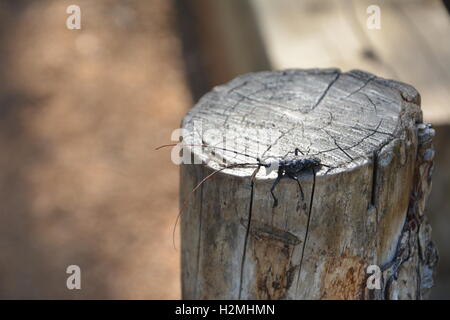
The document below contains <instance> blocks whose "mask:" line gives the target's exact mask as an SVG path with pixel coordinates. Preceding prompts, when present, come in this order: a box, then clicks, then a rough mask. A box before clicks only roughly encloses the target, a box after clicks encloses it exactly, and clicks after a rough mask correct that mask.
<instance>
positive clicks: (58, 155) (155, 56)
mask: <svg viewBox="0 0 450 320" xmlns="http://www.w3.org/2000/svg"><path fill="white" fill-rule="evenodd" d="M72 3H73V2H72V1H61V0H55V1H51V0H40V1H18V0H15V1H13V0H11V1H5V0H2V1H1V2H0V83H1V86H0V298H7V299H8V298H30V299H33V298H68V299H73V298H87V299H91V298H95V299H100V298H111V299H121V298H123V299H129V298H134V299H144V298H145V299H156V298H157V299H169V298H172V299H176V298H179V297H180V284H179V251H175V250H174V248H173V246H172V226H173V223H174V221H175V217H176V215H177V208H178V185H177V183H178V168H177V167H176V166H175V165H173V164H172V163H171V161H170V157H169V150H166V151H154V148H155V147H156V146H158V145H160V144H163V143H166V142H168V141H170V134H171V132H172V130H173V129H175V128H177V127H178V126H179V123H180V119H181V118H182V116H183V114H184V113H185V112H186V111H187V109H188V108H189V107H190V105H191V104H192V102H191V97H190V94H189V92H188V89H187V86H186V81H185V78H184V71H183V68H184V65H183V61H182V58H181V49H180V43H179V39H178V37H177V35H176V33H175V30H174V24H173V22H174V12H173V8H172V7H171V5H172V2H171V1H167V0H152V1H122V0H104V1H89V0H78V1H76V3H77V4H78V5H79V6H80V7H81V26H82V29H81V30H68V29H67V28H66V19H67V17H68V14H66V8H67V6H68V5H70V4H72ZM72 264H75V265H78V266H80V268H81V273H82V282H81V286H82V289H81V290H72V291H71V290H68V289H67V288H66V279H67V277H68V274H66V268H67V266H69V265H72Z"/></svg>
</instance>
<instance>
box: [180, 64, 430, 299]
mask: <svg viewBox="0 0 450 320" xmlns="http://www.w3.org/2000/svg"><path fill="white" fill-rule="evenodd" d="M182 127H183V129H184V130H185V132H184V135H183V143H184V144H185V149H184V155H185V156H186V157H187V155H189V156H193V158H194V159H195V161H196V162H197V163H198V164H183V165H182V166H181V190H180V199H181V206H182V208H183V212H182V216H181V254H182V294H183V298H187V299H397V298H398V299H406V298H409V299H419V298H423V297H424V296H425V295H426V293H427V291H428V289H429V288H430V287H431V285H432V278H431V276H432V272H433V268H434V265H435V263H436V260H437V252H436V250H435V248H434V246H433V244H432V242H431V239H430V232H431V230H430V228H429V227H428V224H427V223H426V219H425V217H424V215H423V213H424V205H425V200H426V197H427V196H428V193H429V190H430V187H431V180H430V175H431V169H432V159H433V155H434V152H433V150H432V145H431V137H432V136H433V133H434V131H433V129H432V128H431V127H430V126H429V125H425V124H422V112H421V110H420V96H419V94H418V92H417V91H416V90H415V89H414V88H413V87H411V86H409V85H406V84H403V83H400V82H396V81H392V80H386V79H382V78H378V77H376V76H374V75H372V74H369V73H365V72H362V71H351V72H346V73H342V72H340V71H339V70H337V69H310V70H298V69H292V70H284V71H275V72H259V73H253V74H247V75H243V76H240V77H238V78H236V79H234V80H233V81H231V82H229V83H227V84H225V85H222V86H218V87H216V88H214V90H212V91H211V92H209V93H208V94H206V95H205V96H204V97H203V98H202V99H200V101H199V102H198V103H197V105H196V106H195V107H194V108H193V109H191V111H190V112H189V113H188V114H187V115H186V117H185V118H184V120H183V123H182ZM199 145H203V146H205V145H206V146H208V147H198V146H199ZM296 148H298V149H299V150H300V153H299V154H298V155H295V153H294V150H295V149H296ZM312 157H317V158H319V159H320V160H321V161H322V163H323V164H324V166H323V167H322V168H321V169H320V170H318V171H317V172H315V173H314V172H312V171H310V170H308V171H306V172H304V173H303V174H302V175H300V177H299V182H300V186H301V188H302V190H303V192H304V197H302V196H301V191H300V188H299V185H298V184H297V183H296V181H293V180H292V179H283V180H282V181H281V182H280V184H278V185H277V187H276V188H275V191H274V192H275V194H276V196H277V198H278V200H279V203H278V206H276V207H274V206H273V199H272V196H271V193H270V189H271V186H272V184H273V182H274V180H275V178H276V177H277V173H276V171H273V172H268V171H266V170H265V168H260V170H259V171H257V174H256V176H255V177H254V178H252V175H253V174H254V173H256V172H255V168H256V167H257V164H258V161H261V162H262V163H268V162H269V161H274V159H275V160H281V159H285V160H288V159H300V158H303V159H310V158H312ZM256 158H258V159H259V160H256ZM244 163H246V164H252V165H251V166H250V165H248V166H243V165H241V166H238V167H236V166H237V165H238V164H244ZM226 166H235V167H232V168H229V169H224V168H225V167H226ZM211 174H213V175H212V176H211V177H210V179H208V180H207V181H206V182H205V183H203V184H201V186H200V187H199V188H198V189H197V190H196V192H194V193H192V190H193V189H194V188H195V186H196V185H198V184H199V183H200V182H201V181H202V180H203V179H204V178H205V177H207V176H208V175H211ZM369 265H378V266H380V268H381V269H382V271H383V276H382V288H381V289H379V290H368V289H367V288H366V281H367V278H368V274H367V273H366V268H367V267H368V266H369Z"/></svg>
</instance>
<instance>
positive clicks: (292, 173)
mask: <svg viewBox="0 0 450 320" xmlns="http://www.w3.org/2000/svg"><path fill="white" fill-rule="evenodd" d="M177 145H178V143H173V144H166V145H162V146H159V147H157V148H156V149H155V150H160V149H162V148H166V147H175V146H177ZM184 146H190V147H207V148H213V149H218V150H223V151H227V152H233V153H235V154H239V155H243V156H246V157H249V158H253V159H255V160H256V162H254V163H252V162H247V163H236V164H231V165H226V166H224V167H223V168H220V169H219V170H217V171H214V172H213V173H211V174H209V175H208V176H206V177H205V178H203V179H202V180H201V181H200V182H199V183H198V184H197V185H196V186H195V187H194V189H192V191H191V192H190V194H189V196H188V198H187V199H186V200H185V201H184V203H183V206H182V207H181V209H180V211H179V213H178V216H177V219H176V221H175V225H174V229H173V234H172V238H173V239H175V229H176V226H177V224H178V220H179V219H180V217H181V214H182V212H183V210H184V209H185V207H186V206H187V204H188V202H189V200H190V198H191V197H192V195H193V194H194V193H195V191H197V189H198V188H200V187H201V186H202V184H203V183H205V182H206V181H207V180H209V179H210V178H212V177H213V176H214V175H216V174H217V173H219V172H222V171H223V170H225V169H233V168H251V167H254V168H256V169H255V171H253V174H252V175H251V183H252V184H253V181H254V178H255V176H256V174H257V173H258V171H259V169H260V168H261V167H264V168H266V169H268V171H266V172H267V173H269V172H271V171H273V170H277V178H276V179H275V181H274V182H273V184H272V187H271V188H270V193H271V195H272V198H273V208H275V207H276V206H277V205H278V199H277V197H276V196H275V194H274V190H275V187H276V186H277V185H278V184H279V183H280V181H281V180H282V179H284V178H289V179H292V180H295V181H296V182H297V184H298V187H299V189H300V194H301V197H302V201H304V198H305V196H304V193H303V188H302V186H301V184H300V181H299V176H300V175H301V174H303V173H305V172H307V171H309V170H311V171H312V173H313V174H314V177H315V173H316V170H319V169H320V168H321V167H322V166H324V167H328V168H330V170H331V169H333V167H330V166H328V165H325V164H323V163H322V162H321V160H320V159H319V158H317V157H312V158H300V159H289V160H286V159H281V160H280V159H271V160H270V161H269V162H265V161H261V159H260V158H258V157H254V156H250V155H248V154H245V153H240V152H237V151H231V150H228V149H226V148H221V147H215V146H210V145H206V144H200V145H194V144H185V145H184ZM299 152H300V153H302V154H303V152H301V151H300V149H298V148H296V149H295V151H294V153H295V155H296V156H298V155H299Z"/></svg>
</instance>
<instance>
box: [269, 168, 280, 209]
mask: <svg viewBox="0 0 450 320" xmlns="http://www.w3.org/2000/svg"><path fill="white" fill-rule="evenodd" d="M282 178H283V175H282V173H279V174H278V177H277V178H276V179H275V181H274V182H273V184H272V187H271V188H270V193H271V194H272V198H273V208H275V207H276V206H277V205H278V199H277V197H275V194H274V193H273V190H274V189H275V187H276V186H277V184H278V183H280V180H281V179H282Z"/></svg>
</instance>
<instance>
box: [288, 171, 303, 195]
mask: <svg viewBox="0 0 450 320" xmlns="http://www.w3.org/2000/svg"><path fill="white" fill-rule="evenodd" d="M289 178H291V179H293V180H295V181H297V184H298V188H299V189H300V195H301V196H302V201H305V194H304V193H303V188H302V185H301V183H300V181H299V180H298V177H297V176H294V175H290V176H289Z"/></svg>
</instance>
